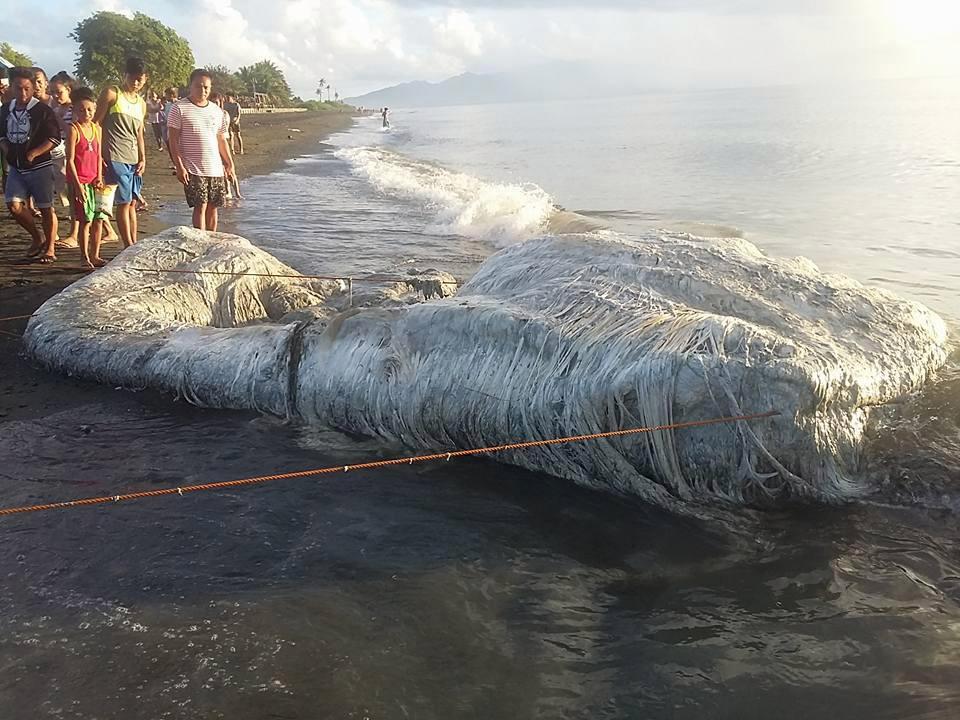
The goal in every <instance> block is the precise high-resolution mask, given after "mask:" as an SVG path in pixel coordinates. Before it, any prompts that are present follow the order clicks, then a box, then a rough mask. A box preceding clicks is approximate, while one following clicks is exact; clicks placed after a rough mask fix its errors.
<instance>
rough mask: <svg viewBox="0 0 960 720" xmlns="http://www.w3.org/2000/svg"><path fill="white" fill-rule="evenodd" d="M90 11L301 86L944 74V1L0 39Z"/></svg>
mask: <svg viewBox="0 0 960 720" xmlns="http://www.w3.org/2000/svg"><path fill="white" fill-rule="evenodd" d="M16 7H22V6H16ZM97 10H113V11H116V12H125V13H132V12H133V11H135V10H139V11H141V12H146V13H147V14H149V15H151V16H153V17H156V18H158V19H159V20H161V21H163V22H164V23H166V24H168V25H171V26H172V27H174V28H175V29H176V30H177V31H178V32H180V34H182V35H183V36H185V37H186V38H187V39H188V40H189V41H190V43H191V46H192V47H193V50H194V54H195V56H196V57H197V61H198V62H199V63H201V64H215V63H217V64H224V65H228V66H230V67H237V66H239V65H241V64H247V63H250V62H255V61H256V60H260V59H263V58H269V59H272V60H274V61H276V62H277V63H278V64H279V65H280V66H281V67H282V68H283V69H284V71H285V72H286V74H287V77H288V79H289V80H290V83H291V85H292V86H293V88H294V90H295V92H297V93H299V94H301V95H303V96H305V97H306V96H309V95H311V94H312V92H313V89H314V88H315V87H316V81H317V79H318V78H320V77H325V78H326V79H328V80H332V82H333V85H334V87H336V88H337V89H338V90H340V92H341V93H342V94H343V95H344V96H348V95H356V94H360V93H362V92H366V91H369V90H373V89H376V88H379V87H382V86H385V85H391V84H394V83H397V82H403V81H406V80H418V79H422V80H440V79H443V78H445V77H449V76H451V75H455V74H458V73H460V72H464V71H468V70H469V71H474V72H490V71H503V70H509V69H511V68H516V67H520V66H525V65H538V64H543V63H549V62H551V61H564V62H568V61H580V62H583V63H585V64H596V65H597V66H598V67H602V68H603V69H604V72H611V68H613V69H614V70H612V71H613V72H620V73H623V74H624V76H629V77H630V78H631V79H633V80H634V81H635V80H636V79H637V78H640V79H641V80H649V82H650V83H651V85H654V86H656V87H665V86H666V87H677V88H686V87H695V88H703V87H731V86H745V85H769V84H792V83H818V82H824V81H833V80H838V79H839V80H844V79H859V78H867V77H904V76H905V77H914V76H926V75H957V74H960V0H595V1H594V2H582V1H580V0H553V1H549V0H474V1H467V0H462V1H458V0H273V2H264V1H263V0H149V1H146V2H139V1H137V0H72V1H71V2H65V1H64V0H48V1H47V2H45V3H36V4H35V5H34V6H32V7H31V8H30V9H29V11H23V12H14V13H8V14H7V16H6V17H5V19H4V22H3V24H2V26H0V39H2V40H6V41H7V42H10V43H11V44H12V45H14V46H15V47H17V48H19V49H22V50H23V51H25V52H28V53H29V54H30V55H31V56H33V57H34V59H35V60H36V61H37V62H38V63H40V64H41V65H43V66H44V67H46V68H47V70H48V71H52V72H55V71H57V70H61V69H67V70H72V69H73V59H74V54H75V52H76V46H75V44H74V42H73V41H72V40H70V39H69V38H68V37H67V35H68V34H69V32H70V30H71V29H72V28H73V26H74V25H75V24H76V22H77V21H78V20H79V19H81V18H83V17H86V16H87V15H89V14H91V13H93V12H95V11H97ZM633 84H636V83H635V82H634V83H633Z"/></svg>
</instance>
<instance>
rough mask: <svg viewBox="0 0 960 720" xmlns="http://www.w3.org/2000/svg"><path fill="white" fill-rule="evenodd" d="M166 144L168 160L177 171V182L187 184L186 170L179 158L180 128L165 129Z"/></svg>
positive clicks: (169, 127)
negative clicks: (168, 152)
mask: <svg viewBox="0 0 960 720" xmlns="http://www.w3.org/2000/svg"><path fill="white" fill-rule="evenodd" d="M167 144H168V145H169V146H170V159H171V160H173V165H174V167H176V169H177V180H179V181H180V182H181V183H183V184H184V185H186V184H187V180H188V178H187V168H186V166H184V164H183V158H182V157H180V127H179V125H178V126H177V127H173V126H168V127H167Z"/></svg>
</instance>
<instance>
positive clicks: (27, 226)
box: [7, 179, 43, 257]
mask: <svg viewBox="0 0 960 720" xmlns="http://www.w3.org/2000/svg"><path fill="white" fill-rule="evenodd" d="M8 183H9V179H8ZM7 207H8V208H10V214H11V215H13V219H14V220H16V221H17V224H19V225H20V227H22V228H23V229H24V230H26V231H27V232H28V233H30V249H29V250H27V257H36V256H37V255H39V254H40V253H41V252H43V236H42V235H41V234H40V231H39V230H37V223H36V221H35V220H34V219H33V212H32V211H31V210H30V208H29V207H27V203H26V202H24V201H21V200H14V201H13V202H11V203H8V204H7Z"/></svg>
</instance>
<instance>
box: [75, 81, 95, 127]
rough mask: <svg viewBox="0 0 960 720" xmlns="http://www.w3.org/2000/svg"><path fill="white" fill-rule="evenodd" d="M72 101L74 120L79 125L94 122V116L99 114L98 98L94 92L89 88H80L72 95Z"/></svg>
mask: <svg viewBox="0 0 960 720" xmlns="http://www.w3.org/2000/svg"><path fill="white" fill-rule="evenodd" d="M70 101H71V102H72V103H73V119H74V120H75V121H76V122H79V123H82V124H83V123H88V122H92V121H93V116H94V115H95V114H96V112H97V96H96V95H95V94H94V92H93V90H91V89H90V88H88V87H80V88H76V89H75V90H73V92H71V93H70Z"/></svg>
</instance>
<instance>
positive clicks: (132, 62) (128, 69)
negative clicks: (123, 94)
mask: <svg viewBox="0 0 960 720" xmlns="http://www.w3.org/2000/svg"><path fill="white" fill-rule="evenodd" d="M146 84H147V69H146V65H145V64H144V62H143V60H141V59H140V58H135V57H132V58H127V63H126V65H124V68H123V89H124V90H126V91H127V92H140V90H142V89H143V86H144V85H146Z"/></svg>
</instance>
